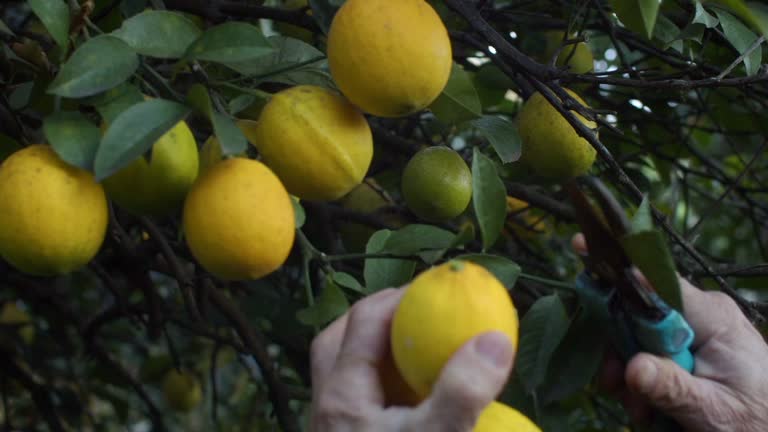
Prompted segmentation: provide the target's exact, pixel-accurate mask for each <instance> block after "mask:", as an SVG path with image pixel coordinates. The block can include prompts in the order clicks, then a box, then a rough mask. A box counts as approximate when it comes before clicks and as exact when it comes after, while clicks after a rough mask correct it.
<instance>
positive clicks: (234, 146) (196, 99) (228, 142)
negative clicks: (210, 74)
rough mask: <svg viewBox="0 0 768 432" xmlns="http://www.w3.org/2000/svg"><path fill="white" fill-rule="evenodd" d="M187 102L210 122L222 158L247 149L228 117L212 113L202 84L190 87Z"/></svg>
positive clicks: (240, 133)
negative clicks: (219, 145)
mask: <svg viewBox="0 0 768 432" xmlns="http://www.w3.org/2000/svg"><path fill="white" fill-rule="evenodd" d="M187 102H189V104H190V105H192V106H193V107H195V109H197V110H198V111H200V112H201V113H202V114H203V115H204V116H205V117H206V118H207V119H208V121H210V122H211V125H212V126H213V133H214V135H216V138H218V140H219V143H221V152H222V155H223V156H229V155H236V154H240V153H242V152H244V151H245V149H246V148H247V147H248V141H247V140H246V139H245V135H243V132H242V131H241V130H240V128H239V127H237V125H236V124H235V122H234V121H233V120H232V119H231V118H230V117H229V116H228V115H225V114H222V113H219V112H216V111H214V109H213V102H212V101H211V97H210V95H209V94H208V90H207V89H206V88H205V87H204V86H203V85H202V84H194V85H192V87H190V89H189V91H188V93H187Z"/></svg>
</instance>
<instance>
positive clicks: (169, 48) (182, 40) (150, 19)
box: [112, 10, 202, 58]
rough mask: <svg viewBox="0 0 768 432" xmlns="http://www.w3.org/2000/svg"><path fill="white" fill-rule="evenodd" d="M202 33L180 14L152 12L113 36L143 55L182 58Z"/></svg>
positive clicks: (132, 21) (124, 26) (142, 15)
mask: <svg viewBox="0 0 768 432" xmlns="http://www.w3.org/2000/svg"><path fill="white" fill-rule="evenodd" d="M201 33H202V32H201V31H200V29H199V28H198V27H197V26H196V25H195V23H193V22H192V21H190V20H189V19H188V18H187V17H185V16H184V15H182V14H179V13H176V12H169V11H159V10H148V11H145V12H142V13H140V14H138V15H136V16H133V17H131V18H129V19H127V20H125V21H124V22H123V25H122V27H121V28H120V29H119V30H117V31H115V32H113V33H112V34H113V35H114V36H116V37H119V38H120V39H122V40H123V41H124V42H125V43H127V44H128V45H130V46H131V48H133V49H134V50H135V51H136V52H138V53H139V54H142V55H145V56H149V57H157V58H181V57H183V56H184V53H185V52H186V51H187V48H189V46H190V45H191V44H192V43H193V42H194V41H195V40H197V38H198V37H200V34H201Z"/></svg>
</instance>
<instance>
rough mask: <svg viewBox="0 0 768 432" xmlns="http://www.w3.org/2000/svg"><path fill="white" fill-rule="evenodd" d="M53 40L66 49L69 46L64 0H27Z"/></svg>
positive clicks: (67, 21) (66, 9) (66, 7)
mask: <svg viewBox="0 0 768 432" xmlns="http://www.w3.org/2000/svg"><path fill="white" fill-rule="evenodd" d="M27 3H28V4H29V6H30V7H31V8H32V11H33V12H35V15H37V17H38V18H40V21H41V22H42V23H43V25H44V26H45V28H46V29H47V30H48V33H50V34H51V37H53V40H55V41H56V43H57V44H58V45H59V46H60V47H63V48H64V49H65V50H66V47H68V46H69V6H67V3H66V1H64V0H28V1H27Z"/></svg>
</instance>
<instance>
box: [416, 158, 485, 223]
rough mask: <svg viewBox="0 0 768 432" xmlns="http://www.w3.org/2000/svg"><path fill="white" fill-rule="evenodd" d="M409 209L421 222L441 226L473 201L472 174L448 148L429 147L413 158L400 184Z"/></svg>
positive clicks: (461, 160) (462, 160) (462, 161)
mask: <svg viewBox="0 0 768 432" xmlns="http://www.w3.org/2000/svg"><path fill="white" fill-rule="evenodd" d="M401 188H402V192H403V198H404V199H405V203H406V205H408V208H409V209H411V211H413V212H414V213H415V214H416V215H417V216H419V217H420V218H422V219H425V220H428V221H432V222H439V221H444V220H448V219H452V218H454V217H456V216H458V215H460V214H461V213H462V212H463V211H464V210H465V209H466V208H467V205H469V201H470V199H471V198H472V173H471V172H470V171H469V167H467V164H466V163H465V162H464V159H462V158H461V156H459V154H458V153H456V152H455V151H453V150H451V149H449V148H447V147H428V148H426V149H424V150H421V151H419V152H418V153H416V155H414V156H413V158H411V160H410V161H409V162H408V164H407V165H406V166H405V169H404V170H403V179H402V184H401Z"/></svg>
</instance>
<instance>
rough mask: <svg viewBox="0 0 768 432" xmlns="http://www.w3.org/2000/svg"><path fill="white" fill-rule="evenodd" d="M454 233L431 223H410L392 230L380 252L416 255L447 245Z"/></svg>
mask: <svg viewBox="0 0 768 432" xmlns="http://www.w3.org/2000/svg"><path fill="white" fill-rule="evenodd" d="M455 238H456V234H454V233H452V232H450V231H446V230H444V229H442V228H438V227H436V226H433V225H423V224H410V225H406V226H405V227H403V228H400V229H399V230H397V231H395V232H393V233H392V234H391V235H390V236H389V238H388V239H387V241H386V243H385V244H384V248H383V249H382V250H381V252H386V253H392V254H397V255H417V254H419V253H421V252H424V251H426V250H436V249H444V248H447V247H449V246H450V245H451V244H452V243H453V240H454V239H455Z"/></svg>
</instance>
